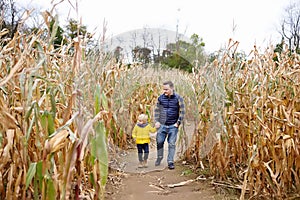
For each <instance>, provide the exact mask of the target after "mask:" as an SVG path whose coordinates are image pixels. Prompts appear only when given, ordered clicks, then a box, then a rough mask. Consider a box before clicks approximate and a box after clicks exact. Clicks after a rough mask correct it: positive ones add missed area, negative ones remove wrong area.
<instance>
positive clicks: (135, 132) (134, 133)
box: [131, 125, 137, 139]
mask: <svg viewBox="0 0 300 200" xmlns="http://www.w3.org/2000/svg"><path fill="white" fill-rule="evenodd" d="M136 135H137V128H136V125H135V126H134V128H133V130H132V134H131V137H132V138H133V139H135V138H136Z"/></svg>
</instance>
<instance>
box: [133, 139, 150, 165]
mask: <svg viewBox="0 0 300 200" xmlns="http://www.w3.org/2000/svg"><path fill="white" fill-rule="evenodd" d="M136 146H137V149H138V158H139V161H140V162H143V161H144V160H147V159H148V156H149V144H148V143H145V144H137V145H136ZM143 155H144V158H143Z"/></svg>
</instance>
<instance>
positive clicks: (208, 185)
mask: <svg viewBox="0 0 300 200" xmlns="http://www.w3.org/2000/svg"><path fill="white" fill-rule="evenodd" d="M152 164H153V165H154V163H152ZM193 171H194V170H193V169H192V167H191V165H187V164H183V163H182V162H177V163H176V165H175V170H169V169H168V168H167V167H165V168H164V169H158V170H153V171H148V172H146V171H141V172H140V173H132V172H131V173H125V172H118V171H115V170H112V171H111V173H110V176H109V182H108V184H107V186H106V197H105V199H106V200H141V199H143V200H153V199H159V200H174V199H176V200H181V199H187V198H188V199H189V200H196V199H197V200H199V199H206V200H210V199H214V200H223V199H239V196H238V195H237V194H235V192H236V191H232V190H228V188H221V187H219V186H215V185H213V184H212V180H211V179H209V178H206V177H205V176H204V175H201V174H196V173H194V172H193Z"/></svg>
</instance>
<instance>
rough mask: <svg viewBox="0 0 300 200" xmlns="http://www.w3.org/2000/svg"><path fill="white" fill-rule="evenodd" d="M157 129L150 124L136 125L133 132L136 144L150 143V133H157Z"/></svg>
mask: <svg viewBox="0 0 300 200" xmlns="http://www.w3.org/2000/svg"><path fill="white" fill-rule="evenodd" d="M155 132H156V128H154V127H152V126H151V125H150V124H136V125H135V126H134V128H133V130H132V138H134V139H135V143H136V144H145V143H150V133H155Z"/></svg>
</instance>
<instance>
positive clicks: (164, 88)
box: [163, 85, 173, 96]
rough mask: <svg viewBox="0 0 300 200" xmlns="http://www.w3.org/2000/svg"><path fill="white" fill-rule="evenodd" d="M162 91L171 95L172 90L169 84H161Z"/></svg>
mask: <svg viewBox="0 0 300 200" xmlns="http://www.w3.org/2000/svg"><path fill="white" fill-rule="evenodd" d="M163 92H164V95H166V96H171V95H172V93H173V90H172V88H171V87H170V86H169V85H163Z"/></svg>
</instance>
